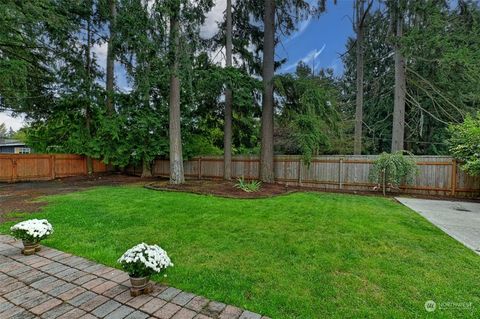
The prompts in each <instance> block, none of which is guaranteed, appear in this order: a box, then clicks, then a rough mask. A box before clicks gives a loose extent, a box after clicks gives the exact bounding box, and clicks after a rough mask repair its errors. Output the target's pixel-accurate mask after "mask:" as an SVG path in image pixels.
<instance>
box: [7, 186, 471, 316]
mask: <svg viewBox="0 0 480 319" xmlns="http://www.w3.org/2000/svg"><path fill="white" fill-rule="evenodd" d="M45 200H47V201H48V202H49V204H48V206H46V207H45V208H44V209H43V212H41V213H38V214H36V215H35V217H44V218H47V219H48V220H49V221H50V222H51V223H52V224H53V225H54V227H55V234H54V235H53V236H52V237H51V238H50V239H48V240H46V241H45V244H46V245H48V246H52V247H55V248H58V249H61V250H64V251H67V252H70V253H73V254H76V255H80V256H84V257H87V258H90V259H93V260H96V261H99V262H101V263H104V264H107V265H110V266H116V267H118V265H117V264H116V260H117V258H118V257H119V256H120V255H121V254H122V253H123V252H124V251H125V250H126V249H127V248H130V247H131V246H133V245H135V244H137V243H139V242H142V241H144V242H147V243H157V244H159V245H160V246H162V247H163V248H164V249H166V250H167V252H168V253H169V255H170V256H171V258H172V260H173V262H174V263H175V267H173V268H171V269H170V270H169V272H168V277H167V278H163V277H162V278H156V279H158V280H161V281H164V282H166V283H168V284H170V285H173V286H175V287H177V288H180V289H184V290H187V291H191V292H194V293H196V294H200V295H204V296H206V297H208V298H210V299H214V300H219V301H223V302H225V303H230V304H234V305H236V306H239V307H244V308H246V309H249V310H251V311H255V312H259V313H262V314H265V315H268V316H271V317H272V318H406V317H408V318H413V317H417V318H423V317H432V318H434V317H435V318H439V317H444V318H452V317H458V318H466V317H478V315H479V313H480V257H479V256H477V255H475V254H474V253H473V252H471V251H470V250H468V249H466V248H464V247H463V246H462V245H461V244H459V243H457V242H456V241H455V240H453V239H451V238H450V237H448V236H447V235H445V234H444V233H442V232H441V231H440V230H438V229H437V228H435V227H434V226H433V225H431V224H430V223H429V222H427V221H426V220H424V219H423V218H422V217H420V216H419V215H417V214H416V213H414V212H412V211H410V210H409V209H407V208H405V207H403V206H401V205H400V204H397V203H396V202H394V201H393V200H391V199H384V198H378V197H365V196H353V195H339V194H321V193H296V194H291V195H287V196H279V197H274V198H268V199H256V200H235V199H225V198H217V197H212V196H201V195H193V194H186V193H174V192H157V191H152V190H147V189H144V188H141V187H136V186H128V187H99V188H94V189H90V190H87V191H81V192H76V193H70V194H67V195H57V196H51V197H46V198H45ZM25 218H26V217H25ZM10 225H11V223H9V224H3V225H0V231H2V232H4V233H6V232H8V227H9V226H10ZM430 299H432V300H434V301H436V302H437V305H440V306H442V305H443V308H446V309H438V308H437V310H436V311H435V312H434V313H427V312H426V311H425V309H424V304H425V301H427V300H430ZM456 303H467V306H468V303H471V304H470V309H456V308H458V305H457V304H456ZM463 308H465V307H463ZM467 308H468V307H467Z"/></svg>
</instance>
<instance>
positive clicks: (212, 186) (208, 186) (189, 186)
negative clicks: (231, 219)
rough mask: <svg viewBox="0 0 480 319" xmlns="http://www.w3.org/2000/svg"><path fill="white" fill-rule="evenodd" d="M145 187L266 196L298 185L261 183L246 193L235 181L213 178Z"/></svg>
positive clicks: (253, 196) (188, 191) (288, 190)
mask: <svg viewBox="0 0 480 319" xmlns="http://www.w3.org/2000/svg"><path fill="white" fill-rule="evenodd" d="M145 187H146V188H149V189H153V190H161V191H176V192H187V193H194V194H201V195H215V196H220V197H228V198H266V197H272V196H277V195H283V194H288V193H292V192H295V191H298V190H299V188H298V187H287V186H285V185H279V184H262V187H261V188H260V191H258V192H255V193H247V192H245V191H243V190H241V189H238V188H236V187H235V182H233V181H231V182H229V181H220V180H218V181H216V180H215V181H213V180H187V181H186V182H185V184H182V185H171V184H169V183H168V181H159V182H153V183H150V184H147V185H145Z"/></svg>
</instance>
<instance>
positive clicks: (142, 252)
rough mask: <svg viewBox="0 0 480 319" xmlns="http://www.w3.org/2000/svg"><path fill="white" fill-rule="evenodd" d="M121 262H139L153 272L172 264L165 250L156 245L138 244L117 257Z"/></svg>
mask: <svg viewBox="0 0 480 319" xmlns="http://www.w3.org/2000/svg"><path fill="white" fill-rule="evenodd" d="M118 262H119V263H121V264H135V263H140V264H142V265H144V266H145V267H146V268H148V269H149V270H150V271H151V272H153V273H159V272H161V271H162V270H164V269H166V268H167V267H171V266H173V263H172V261H171V260H170V258H169V257H168V255H167V252H166V251H165V250H163V249H162V248H160V247H159V246H158V245H147V244H145V243H141V244H138V245H136V246H134V247H132V248H130V249H129V250H127V251H126V252H125V253H124V254H123V255H122V257H120V258H119V259H118Z"/></svg>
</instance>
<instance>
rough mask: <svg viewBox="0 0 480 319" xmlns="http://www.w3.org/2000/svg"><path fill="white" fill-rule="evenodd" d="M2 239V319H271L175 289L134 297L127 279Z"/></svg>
mask: <svg viewBox="0 0 480 319" xmlns="http://www.w3.org/2000/svg"><path fill="white" fill-rule="evenodd" d="M20 247H22V243H21V242H20V241H17V240H15V239H13V238H12V237H10V236H5V235H0V318H2V319H5V318H62V319H63V318H87V319H88V318H108V319H121V318H129V319H130V318H131V319H133V318H138V319H143V318H160V319H170V318H172V319H209V318H218V319H267V317H262V316H261V315H259V314H256V313H253V312H250V311H245V310H242V309H239V308H237V307H233V306H229V305H225V304H223V303H221V302H216V301H210V300H208V299H206V298H204V297H201V296H196V295H194V294H192V293H189V292H184V291H181V290H179V289H176V288H173V287H167V286H163V285H159V284H155V285H154V291H153V293H151V294H149V295H142V296H139V297H135V298H133V297H131V296H130V290H129V284H130V283H129V279H128V275H127V274H126V273H125V272H123V271H120V270H118V269H114V268H110V267H106V266H103V265H100V264H96V263H94V262H92V261H89V260H86V259H84V258H81V257H77V256H73V255H70V254H67V253H63V252H61V251H59V250H55V249H51V248H47V247H42V251H40V252H38V253H36V255H32V256H24V255H22V254H21V253H20Z"/></svg>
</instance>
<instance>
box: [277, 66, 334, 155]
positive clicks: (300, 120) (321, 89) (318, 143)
mask: <svg viewBox="0 0 480 319" xmlns="http://www.w3.org/2000/svg"><path fill="white" fill-rule="evenodd" d="M275 88H276V93H277V96H278V101H277V104H278V107H279V109H280V111H279V113H280V114H279V115H278V122H277V123H278V124H277V126H276V128H275V129H276V132H275V134H276V150H277V151H278V152H279V153H282V154H302V156H303V159H304V161H305V162H306V163H309V162H310V160H311V158H312V156H314V155H318V154H325V153H332V152H335V151H338V149H337V148H336V145H335V144H336V143H334V141H335V140H336V139H337V138H338V137H339V136H340V134H339V130H338V122H339V121H340V114H339V110H338V96H339V89H338V87H337V86H336V83H335V80H334V78H333V74H332V71H323V70H322V71H321V72H320V73H319V74H318V75H314V74H312V70H311V69H310V68H309V67H308V66H306V65H305V64H302V63H300V64H299V66H298V68H297V73H296V74H295V75H292V74H285V75H280V76H277V78H276V82H275Z"/></svg>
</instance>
